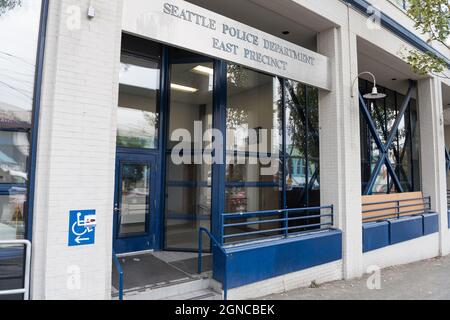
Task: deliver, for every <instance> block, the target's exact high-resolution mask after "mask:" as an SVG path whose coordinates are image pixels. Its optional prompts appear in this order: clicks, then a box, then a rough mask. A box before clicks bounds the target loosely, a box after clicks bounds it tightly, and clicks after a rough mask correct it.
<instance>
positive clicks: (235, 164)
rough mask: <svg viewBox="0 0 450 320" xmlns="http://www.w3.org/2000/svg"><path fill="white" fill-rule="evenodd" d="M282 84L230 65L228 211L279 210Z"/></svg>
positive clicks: (226, 195)
mask: <svg viewBox="0 0 450 320" xmlns="http://www.w3.org/2000/svg"><path fill="white" fill-rule="evenodd" d="M281 90H282V89H281V85H280V82H279V80H278V79H277V78H275V77H272V76H268V75H265V74H262V73H258V72H255V71H251V70H249V69H245V68H243V67H240V66H236V65H230V66H229V72H228V86H227V122H226V123H227V159H226V163H227V169H226V175H227V177H226V192H225V199H226V200H225V201H226V203H225V208H226V211H227V212H230V213H234V212H249V211H250V212H251V211H262V210H274V209H279V208H280V204H281V203H282V199H281V198H280V195H281V193H280V147H281V119H282V118H281V115H282V113H281V110H282V109H281V103H282V100H281V99H282V92H281Z"/></svg>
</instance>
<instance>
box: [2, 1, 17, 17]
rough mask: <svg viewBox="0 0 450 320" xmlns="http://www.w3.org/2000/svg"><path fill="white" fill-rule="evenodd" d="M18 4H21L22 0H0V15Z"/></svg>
mask: <svg viewBox="0 0 450 320" xmlns="http://www.w3.org/2000/svg"><path fill="white" fill-rule="evenodd" d="M20 6H22V0H0V17H1V16H2V15H4V14H5V13H6V12H8V11H10V10H13V9H15V8H16V7H20Z"/></svg>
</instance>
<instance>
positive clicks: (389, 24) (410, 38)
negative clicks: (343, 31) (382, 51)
mask: <svg viewBox="0 0 450 320" xmlns="http://www.w3.org/2000/svg"><path fill="white" fill-rule="evenodd" d="M344 1H345V2H347V3H348V4H350V5H352V6H354V7H355V8H356V9H358V10H359V11H361V12H362V13H364V14H365V15H367V16H369V13H368V11H367V10H368V8H369V7H370V6H371V4H370V3H368V2H367V1H365V0H344ZM381 25H382V26H383V27H385V28H386V29H388V30H389V31H391V32H392V33H394V34H395V35H397V36H398V37H400V38H401V39H403V40H405V41H406V42H408V43H409V44H411V45H412V46H414V47H416V48H417V49H419V50H421V51H423V52H431V53H433V54H435V55H436V56H438V57H439V58H442V59H444V61H445V62H446V63H447V65H448V66H449V67H450V60H449V59H448V58H447V57H446V56H444V55H443V54H442V53H440V52H439V51H437V50H436V49H435V48H433V47H432V46H430V45H429V44H428V43H426V42H425V41H424V40H422V39H421V38H419V37H418V36H416V35H415V34H414V33H413V32H411V31H409V30H408V29H406V28H405V27H403V26H402V25H401V24H399V23H398V22H397V21H395V20H394V19H392V18H391V17H389V16H388V15H386V14H385V13H383V12H381Z"/></svg>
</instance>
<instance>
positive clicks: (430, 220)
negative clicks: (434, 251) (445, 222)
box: [423, 213, 439, 236]
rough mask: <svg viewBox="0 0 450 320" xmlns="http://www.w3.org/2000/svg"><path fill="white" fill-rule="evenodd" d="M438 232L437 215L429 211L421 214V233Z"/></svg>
mask: <svg viewBox="0 0 450 320" xmlns="http://www.w3.org/2000/svg"><path fill="white" fill-rule="evenodd" d="M436 232H439V215H438V214H437V213H430V214H424V215H423V235H424V236H426V235H429V234H432V233H436Z"/></svg>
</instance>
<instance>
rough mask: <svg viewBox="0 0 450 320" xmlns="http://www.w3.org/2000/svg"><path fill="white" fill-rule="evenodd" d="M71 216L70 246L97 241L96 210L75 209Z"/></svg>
mask: <svg viewBox="0 0 450 320" xmlns="http://www.w3.org/2000/svg"><path fill="white" fill-rule="evenodd" d="M69 214H70V216H69V247H74V246H82V245H87V244H94V243H95V227H96V225H97V218H96V212H95V210H73V211H70V213H69Z"/></svg>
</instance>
